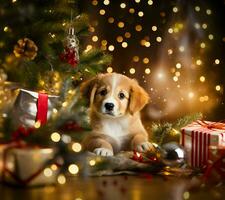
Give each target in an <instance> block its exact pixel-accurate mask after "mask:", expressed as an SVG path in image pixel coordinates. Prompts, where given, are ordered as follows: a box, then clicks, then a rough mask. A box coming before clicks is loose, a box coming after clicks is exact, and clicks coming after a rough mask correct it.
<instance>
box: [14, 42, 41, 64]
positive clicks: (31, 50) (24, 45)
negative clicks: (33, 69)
mask: <svg viewBox="0 0 225 200" xmlns="http://www.w3.org/2000/svg"><path fill="white" fill-rule="evenodd" d="M37 51H38V47H37V46H36V44H35V43H34V42H33V41H32V40H30V39H29V38H24V39H19V40H18V41H17V44H16V45H15V46H14V50H13V53H14V54H15V56H16V57H17V58H28V59H29V60H33V59H34V58H35V57H36V56H37Z"/></svg>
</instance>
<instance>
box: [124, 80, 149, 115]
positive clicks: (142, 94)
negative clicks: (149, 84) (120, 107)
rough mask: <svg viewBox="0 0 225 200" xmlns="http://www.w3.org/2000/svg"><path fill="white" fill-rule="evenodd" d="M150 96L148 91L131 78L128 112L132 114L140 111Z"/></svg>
mask: <svg viewBox="0 0 225 200" xmlns="http://www.w3.org/2000/svg"><path fill="white" fill-rule="evenodd" d="M149 100H150V98H149V95H148V93H147V92H146V91H145V90H144V89H143V88H142V87H141V86H140V85H139V84H138V83H137V81H136V80H131V90H130V101H129V108H128V110H129V112H130V113H131V114H132V115H133V114H134V113H136V112H138V111H140V110H141V109H142V108H143V107H144V106H145V105H146V104H147V103H148V102H149Z"/></svg>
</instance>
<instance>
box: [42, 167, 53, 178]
mask: <svg viewBox="0 0 225 200" xmlns="http://www.w3.org/2000/svg"><path fill="white" fill-rule="evenodd" d="M52 174H53V173H52V170H51V169H50V168H45V169H44V175H45V176H46V177H50V176H52Z"/></svg>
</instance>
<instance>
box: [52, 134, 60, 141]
mask: <svg viewBox="0 0 225 200" xmlns="http://www.w3.org/2000/svg"><path fill="white" fill-rule="evenodd" d="M60 139H61V136H60V134H59V133H57V132H54V133H52V134H51V140H52V141H53V142H59V141H60Z"/></svg>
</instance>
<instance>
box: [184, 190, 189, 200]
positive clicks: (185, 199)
mask: <svg viewBox="0 0 225 200" xmlns="http://www.w3.org/2000/svg"><path fill="white" fill-rule="evenodd" d="M189 198H190V193H189V192H188V191H186V192H184V193H183V199H184V200H187V199H189Z"/></svg>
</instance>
